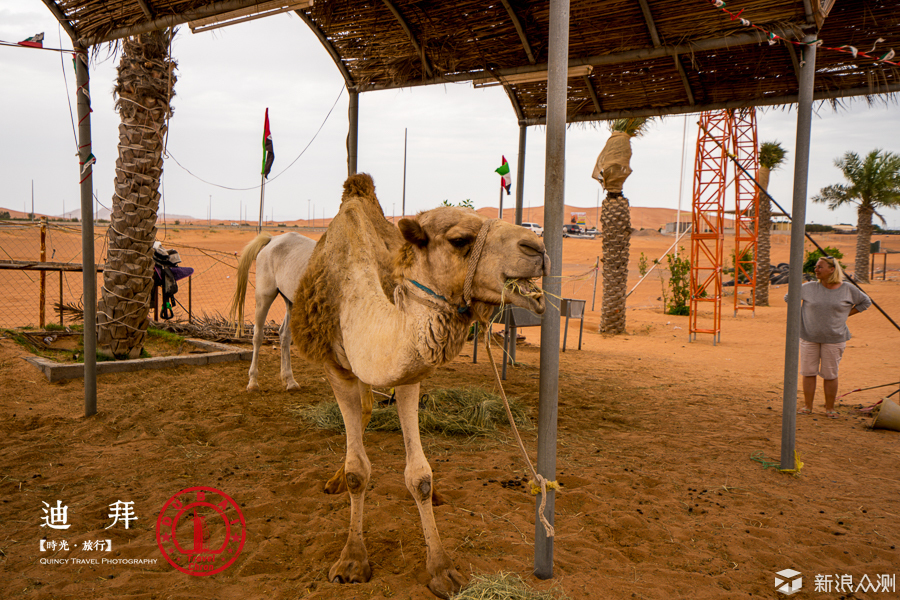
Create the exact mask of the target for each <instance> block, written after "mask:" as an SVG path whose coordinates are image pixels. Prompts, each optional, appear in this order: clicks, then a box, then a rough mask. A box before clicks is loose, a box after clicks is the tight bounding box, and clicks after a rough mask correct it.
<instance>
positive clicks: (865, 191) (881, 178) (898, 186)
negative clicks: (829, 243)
mask: <svg viewBox="0 0 900 600" xmlns="http://www.w3.org/2000/svg"><path fill="white" fill-rule="evenodd" d="M834 165H835V166H836V167H837V168H838V169H840V170H841V171H843V173H844V178H845V179H846V180H847V181H849V182H850V184H849V185H846V184H841V183H838V184H835V185H829V186H828V187H824V188H822V189H821V190H820V191H819V194H818V195H817V196H815V197H813V202H822V203H827V204H828V208H829V209H830V210H834V209H836V208H837V207H839V206H843V205H845V204H850V203H853V204H856V205H857V208H856V218H857V221H856V229H857V233H856V265H855V269H854V270H855V273H856V279H857V280H858V281H860V282H863V283H865V282H868V281H869V249H870V248H871V246H870V244H871V240H872V215H877V216H878V218H879V219H881V222H882V223H885V220H884V217H883V216H881V215H880V214H878V211H877V209H879V208H886V207H896V206H900V155H897V154H894V153H893V152H884V151H882V150H872V151H871V152H869V153H868V154H867V155H866V158H865V160H861V159H860V158H859V155H858V154H856V153H855V152H846V153H845V154H844V156H843V157H841V158H838V159H836V160H835V161H834Z"/></svg>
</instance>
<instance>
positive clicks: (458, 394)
mask: <svg viewBox="0 0 900 600" xmlns="http://www.w3.org/2000/svg"><path fill="white" fill-rule="evenodd" d="M509 405H510V409H511V410H512V413H513V418H514V420H515V422H516V426H517V427H519V428H526V429H527V428H531V427H532V425H531V421H530V420H529V418H528V416H527V415H526V412H525V408H524V406H523V405H522V403H521V402H519V401H518V400H516V399H514V398H510V400H509ZM292 411H293V412H295V413H296V414H298V415H299V416H300V417H301V418H302V419H304V420H306V421H309V422H310V423H312V424H313V425H314V426H315V427H318V428H320V429H328V430H331V431H344V420H343V418H342V417H341V411H340V409H339V408H338V405H337V402H335V401H333V400H329V401H325V402H320V403H319V404H316V405H314V406H299V405H298V406H296V407H294V408H293V409H292ZM506 422H507V417H506V410H505V409H504V408H503V400H502V399H501V398H500V397H499V396H497V395H495V394H492V393H490V392H488V391H485V390H483V389H480V388H446V389H436V390H432V391H431V392H428V393H426V394H423V395H422V398H421V400H420V402H419V431H421V432H422V433H429V434H437V435H447V436H466V437H484V436H490V435H494V434H495V433H496V432H497V429H498V426H499V425H500V424H503V423H506ZM367 429H368V430H370V431H400V418H399V417H398V415H397V408H396V405H395V404H393V403H392V402H391V401H390V400H389V401H388V402H387V403H386V405H379V404H376V405H375V406H374V407H373V408H372V420H371V421H370V422H369V426H368V428H367Z"/></svg>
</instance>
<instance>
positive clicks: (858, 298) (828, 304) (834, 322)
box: [784, 281, 872, 344]
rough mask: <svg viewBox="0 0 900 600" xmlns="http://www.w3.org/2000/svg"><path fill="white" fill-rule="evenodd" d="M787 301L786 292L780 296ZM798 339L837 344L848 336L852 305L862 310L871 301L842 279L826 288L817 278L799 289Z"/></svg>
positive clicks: (869, 304)
mask: <svg viewBox="0 0 900 600" xmlns="http://www.w3.org/2000/svg"><path fill="white" fill-rule="evenodd" d="M784 299H785V301H787V294H785V295H784ZM800 299H801V300H802V304H801V305H800V338H801V339H804V340H806V341H807V342H815V343H817V344H839V343H841V342H846V341H847V340H849V339H850V337H851V335H850V330H849V329H847V317H849V316H850V309H852V308H853V307H854V306H855V307H856V310H858V311H859V312H862V311H864V310H866V309H867V308H869V307H870V306H871V305H872V301H871V300H870V299H869V297H868V296H866V295H865V294H864V293H863V292H861V291H860V290H859V288H857V287H856V286H854V285H852V284H850V283H847V282H843V283H841V287H839V288H835V289H833V290H829V289H828V288H827V287H825V286H824V285H822V284H821V283H819V282H818V281H810V282H808V283H804V284H803V286H802V287H801V288H800Z"/></svg>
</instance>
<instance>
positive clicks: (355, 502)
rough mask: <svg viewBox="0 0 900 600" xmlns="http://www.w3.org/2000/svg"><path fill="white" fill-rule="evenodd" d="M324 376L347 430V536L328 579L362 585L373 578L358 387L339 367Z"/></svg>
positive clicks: (327, 369)
mask: <svg viewBox="0 0 900 600" xmlns="http://www.w3.org/2000/svg"><path fill="white" fill-rule="evenodd" d="M325 376H326V377H327V379H328V383H330V384H331V389H332V390H333V391H334V396H335V398H336V399H337V402H338V406H339V407H340V408H341V416H342V417H343V418H344V428H345V429H346V431H347V455H346V457H345V459H344V473H345V475H344V480H345V481H346V482H347V488H348V490H349V491H350V533H349V535H348V536H347V543H346V545H345V546H344V549H343V550H342V551H341V557H340V558H339V559H338V561H337V562H336V563H334V565H332V567H331V570H329V571H328V580H329V581H331V582H334V583H364V582H366V581H369V579H370V578H371V577H372V567H371V566H369V557H368V553H367V552H366V545H365V542H364V540H363V504H364V501H365V496H366V486H367V485H368V484H369V476H370V475H371V473H372V467H371V464H370V463H369V458H368V457H367V456H366V449H365V447H363V429H362V403H361V399H360V385H359V380H358V379H357V378H356V377H355V376H354V375H353V373H351V372H350V371H346V370H344V369H341V368H340V367H338V366H326V367H325Z"/></svg>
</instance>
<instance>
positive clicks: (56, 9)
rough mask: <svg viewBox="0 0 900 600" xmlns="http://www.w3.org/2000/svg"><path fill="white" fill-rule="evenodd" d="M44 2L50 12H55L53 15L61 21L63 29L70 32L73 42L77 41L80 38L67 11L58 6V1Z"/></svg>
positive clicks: (46, 0)
mask: <svg viewBox="0 0 900 600" xmlns="http://www.w3.org/2000/svg"><path fill="white" fill-rule="evenodd" d="M43 2H44V4H45V5H46V6H47V8H49V9H50V12H51V13H53V16H54V17H56V20H57V21H59V24H60V26H61V27H62V28H63V30H64V31H65V32H66V33H67V34H69V38H70V39H71V40H72V42H75V41H76V40H77V39H78V35H77V33H76V31H75V27H74V26H73V25H72V22H71V21H69V18H68V17H66V15H65V13H64V12H63V11H62V10H61V9H60V8H59V6H57V4H56V2H54V1H53V0H43Z"/></svg>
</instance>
